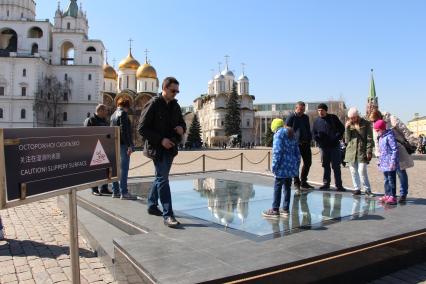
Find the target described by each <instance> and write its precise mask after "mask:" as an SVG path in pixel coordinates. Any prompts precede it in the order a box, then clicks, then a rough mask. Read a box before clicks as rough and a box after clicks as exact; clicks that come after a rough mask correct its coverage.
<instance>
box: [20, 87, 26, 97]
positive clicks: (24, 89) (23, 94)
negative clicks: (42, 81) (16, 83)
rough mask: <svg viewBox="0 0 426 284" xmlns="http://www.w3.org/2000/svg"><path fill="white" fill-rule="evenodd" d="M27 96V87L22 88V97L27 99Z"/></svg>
mask: <svg viewBox="0 0 426 284" xmlns="http://www.w3.org/2000/svg"><path fill="white" fill-rule="evenodd" d="M26 95H27V87H22V89H21V96H23V97H25V96H26Z"/></svg>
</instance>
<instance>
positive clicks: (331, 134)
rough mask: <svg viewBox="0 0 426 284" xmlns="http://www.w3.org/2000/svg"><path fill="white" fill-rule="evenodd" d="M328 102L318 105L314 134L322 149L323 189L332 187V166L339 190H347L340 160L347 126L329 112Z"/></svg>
mask: <svg viewBox="0 0 426 284" xmlns="http://www.w3.org/2000/svg"><path fill="white" fill-rule="evenodd" d="M327 111H328V107H327V105H326V104H319V105H318V114H319V117H318V118H317V119H316V120H315V121H314V125H313V128H312V134H313V136H314V139H315V141H316V142H317V143H318V145H319V148H320V151H321V162H322V167H323V168H324V175H323V183H324V184H323V186H321V187H320V189H322V190H329V189H330V182H331V168H330V164H331V167H332V168H333V172H334V180H335V182H336V189H337V191H345V190H346V189H345V188H344V187H343V185H342V175H341V172H340V162H341V161H342V158H341V153H340V140H341V139H342V138H343V134H344V133H345V126H344V125H343V124H342V122H341V121H340V120H339V118H338V117H337V116H336V115H334V114H328V113H327Z"/></svg>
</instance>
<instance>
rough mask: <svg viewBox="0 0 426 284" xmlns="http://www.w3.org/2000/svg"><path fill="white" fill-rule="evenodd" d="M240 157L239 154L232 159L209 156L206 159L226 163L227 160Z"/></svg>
mask: <svg viewBox="0 0 426 284" xmlns="http://www.w3.org/2000/svg"><path fill="white" fill-rule="evenodd" d="M240 156H241V154H238V155H236V156H234V157H231V158H216V157H211V156H208V155H206V158H209V159H212V160H216V161H228V160H232V159H235V158H238V157H240Z"/></svg>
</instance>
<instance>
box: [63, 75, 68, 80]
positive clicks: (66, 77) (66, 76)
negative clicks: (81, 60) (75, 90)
mask: <svg viewBox="0 0 426 284" xmlns="http://www.w3.org/2000/svg"><path fill="white" fill-rule="evenodd" d="M64 80H65V81H67V80H68V74H67V73H65V75H64Z"/></svg>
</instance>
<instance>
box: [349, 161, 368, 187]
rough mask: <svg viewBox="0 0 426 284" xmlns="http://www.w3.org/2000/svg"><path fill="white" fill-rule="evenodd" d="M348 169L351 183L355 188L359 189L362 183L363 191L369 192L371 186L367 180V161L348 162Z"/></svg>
mask: <svg viewBox="0 0 426 284" xmlns="http://www.w3.org/2000/svg"><path fill="white" fill-rule="evenodd" d="M349 170H350V171H351V176H352V183H353V184H354V188H355V190H361V183H362V187H364V190H365V192H370V191H371V187H370V182H369V180H368V174H367V163H360V162H354V163H349ZM360 180H361V182H360Z"/></svg>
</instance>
